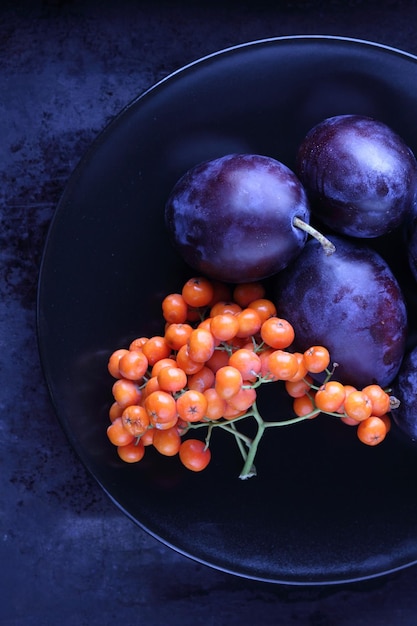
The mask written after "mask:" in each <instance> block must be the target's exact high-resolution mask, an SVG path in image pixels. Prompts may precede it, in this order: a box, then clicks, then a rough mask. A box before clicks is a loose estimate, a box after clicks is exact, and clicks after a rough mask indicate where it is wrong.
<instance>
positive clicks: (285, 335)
mask: <svg viewBox="0 0 417 626" xmlns="http://www.w3.org/2000/svg"><path fill="white" fill-rule="evenodd" d="M260 333H261V337H262V340H263V341H264V342H265V343H266V344H268V346H270V347H271V348H275V349H276V350H283V349H284V348H288V347H289V346H290V345H291V344H292V342H293V341H294V337H295V333H294V329H293V327H292V325H291V324H290V323H289V322H288V321H287V320H284V319H281V318H280V317H275V316H273V317H269V318H268V319H267V320H265V321H264V322H263V323H262V326H261V330H260Z"/></svg>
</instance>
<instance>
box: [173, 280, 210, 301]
mask: <svg viewBox="0 0 417 626" xmlns="http://www.w3.org/2000/svg"><path fill="white" fill-rule="evenodd" d="M181 295H182V297H183V298H184V300H185V302H186V303H187V305H188V306H191V307H194V308H199V307H204V306H208V305H209V304H210V302H211V300H212V298H213V295H214V289H213V285H212V284H211V282H210V281H209V280H208V279H207V278H204V277H197V278H190V279H189V280H187V282H186V283H185V284H184V286H183V288H182V292H181Z"/></svg>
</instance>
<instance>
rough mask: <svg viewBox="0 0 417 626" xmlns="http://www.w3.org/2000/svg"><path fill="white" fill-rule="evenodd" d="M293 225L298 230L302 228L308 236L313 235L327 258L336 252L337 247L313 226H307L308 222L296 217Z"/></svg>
mask: <svg viewBox="0 0 417 626" xmlns="http://www.w3.org/2000/svg"><path fill="white" fill-rule="evenodd" d="M293 224H294V226H295V227H296V228H300V229H301V230H303V231H304V232H305V233H307V234H308V235H311V237H313V238H314V239H317V241H318V242H319V243H320V245H321V247H322V248H323V250H324V252H325V254H326V255H327V256H330V255H331V254H333V252H335V250H336V246H335V245H334V244H333V243H332V242H331V241H330V239H327V237H325V236H324V235H323V233H321V232H320V231H318V230H317V229H316V228H314V227H313V226H311V224H307V222H305V221H304V220H302V219H300V218H299V217H294V219H293Z"/></svg>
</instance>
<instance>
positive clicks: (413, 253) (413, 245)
mask: <svg viewBox="0 0 417 626" xmlns="http://www.w3.org/2000/svg"><path fill="white" fill-rule="evenodd" d="M407 253H408V263H409V266H410V269H411V273H412V275H413V276H414V279H415V280H416V281H417V218H415V219H414V220H413V221H412V222H411V225H410V226H409V229H408V242H407Z"/></svg>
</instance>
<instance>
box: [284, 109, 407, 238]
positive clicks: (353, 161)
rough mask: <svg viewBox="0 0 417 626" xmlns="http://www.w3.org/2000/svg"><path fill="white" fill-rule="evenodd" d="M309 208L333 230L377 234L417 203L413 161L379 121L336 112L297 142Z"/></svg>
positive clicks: (299, 169)
mask: <svg viewBox="0 0 417 626" xmlns="http://www.w3.org/2000/svg"><path fill="white" fill-rule="evenodd" d="M295 171H296V172H297V175H298V176H299V178H300V180H301V182H302V183H303V184H304V186H305V188H306V190H307V194H308V196H309V198H310V201H311V209H312V212H313V214H316V215H317V217H318V219H320V220H321V221H322V222H323V223H324V224H325V225H326V226H328V227H330V228H332V229H333V230H334V231H335V232H337V233H340V234H344V235H349V236H353V237H361V238H363V237H367V238H372V237H379V236H381V235H383V234H385V233H388V232H390V231H392V230H393V229H394V228H396V227H397V226H399V225H400V224H401V223H402V222H404V220H405V219H406V217H407V215H408V214H409V212H410V211H411V210H412V208H413V206H414V204H415V201H416V192H417V161H416V159H415V157H414V154H413V153H412V151H411V149H410V148H409V147H408V146H407V145H406V144H405V142H404V141H403V139H402V138H401V137H400V136H399V135H398V134H397V133H395V132H394V131H393V130H392V129H391V128H390V127H388V126H387V125H386V124H384V123H383V122H380V121H378V120H374V119H372V118H370V117H366V116H361V115H337V116H334V117H331V118H327V119H325V120H323V121H322V122H320V123H319V124H317V125H316V126H314V127H313V128H312V129H311V130H310V131H309V132H308V133H307V135H306V137H305V138H304V140H303V141H302V143H301V145H300V147H299V150H298V154H297V165H296V170H295Z"/></svg>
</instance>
